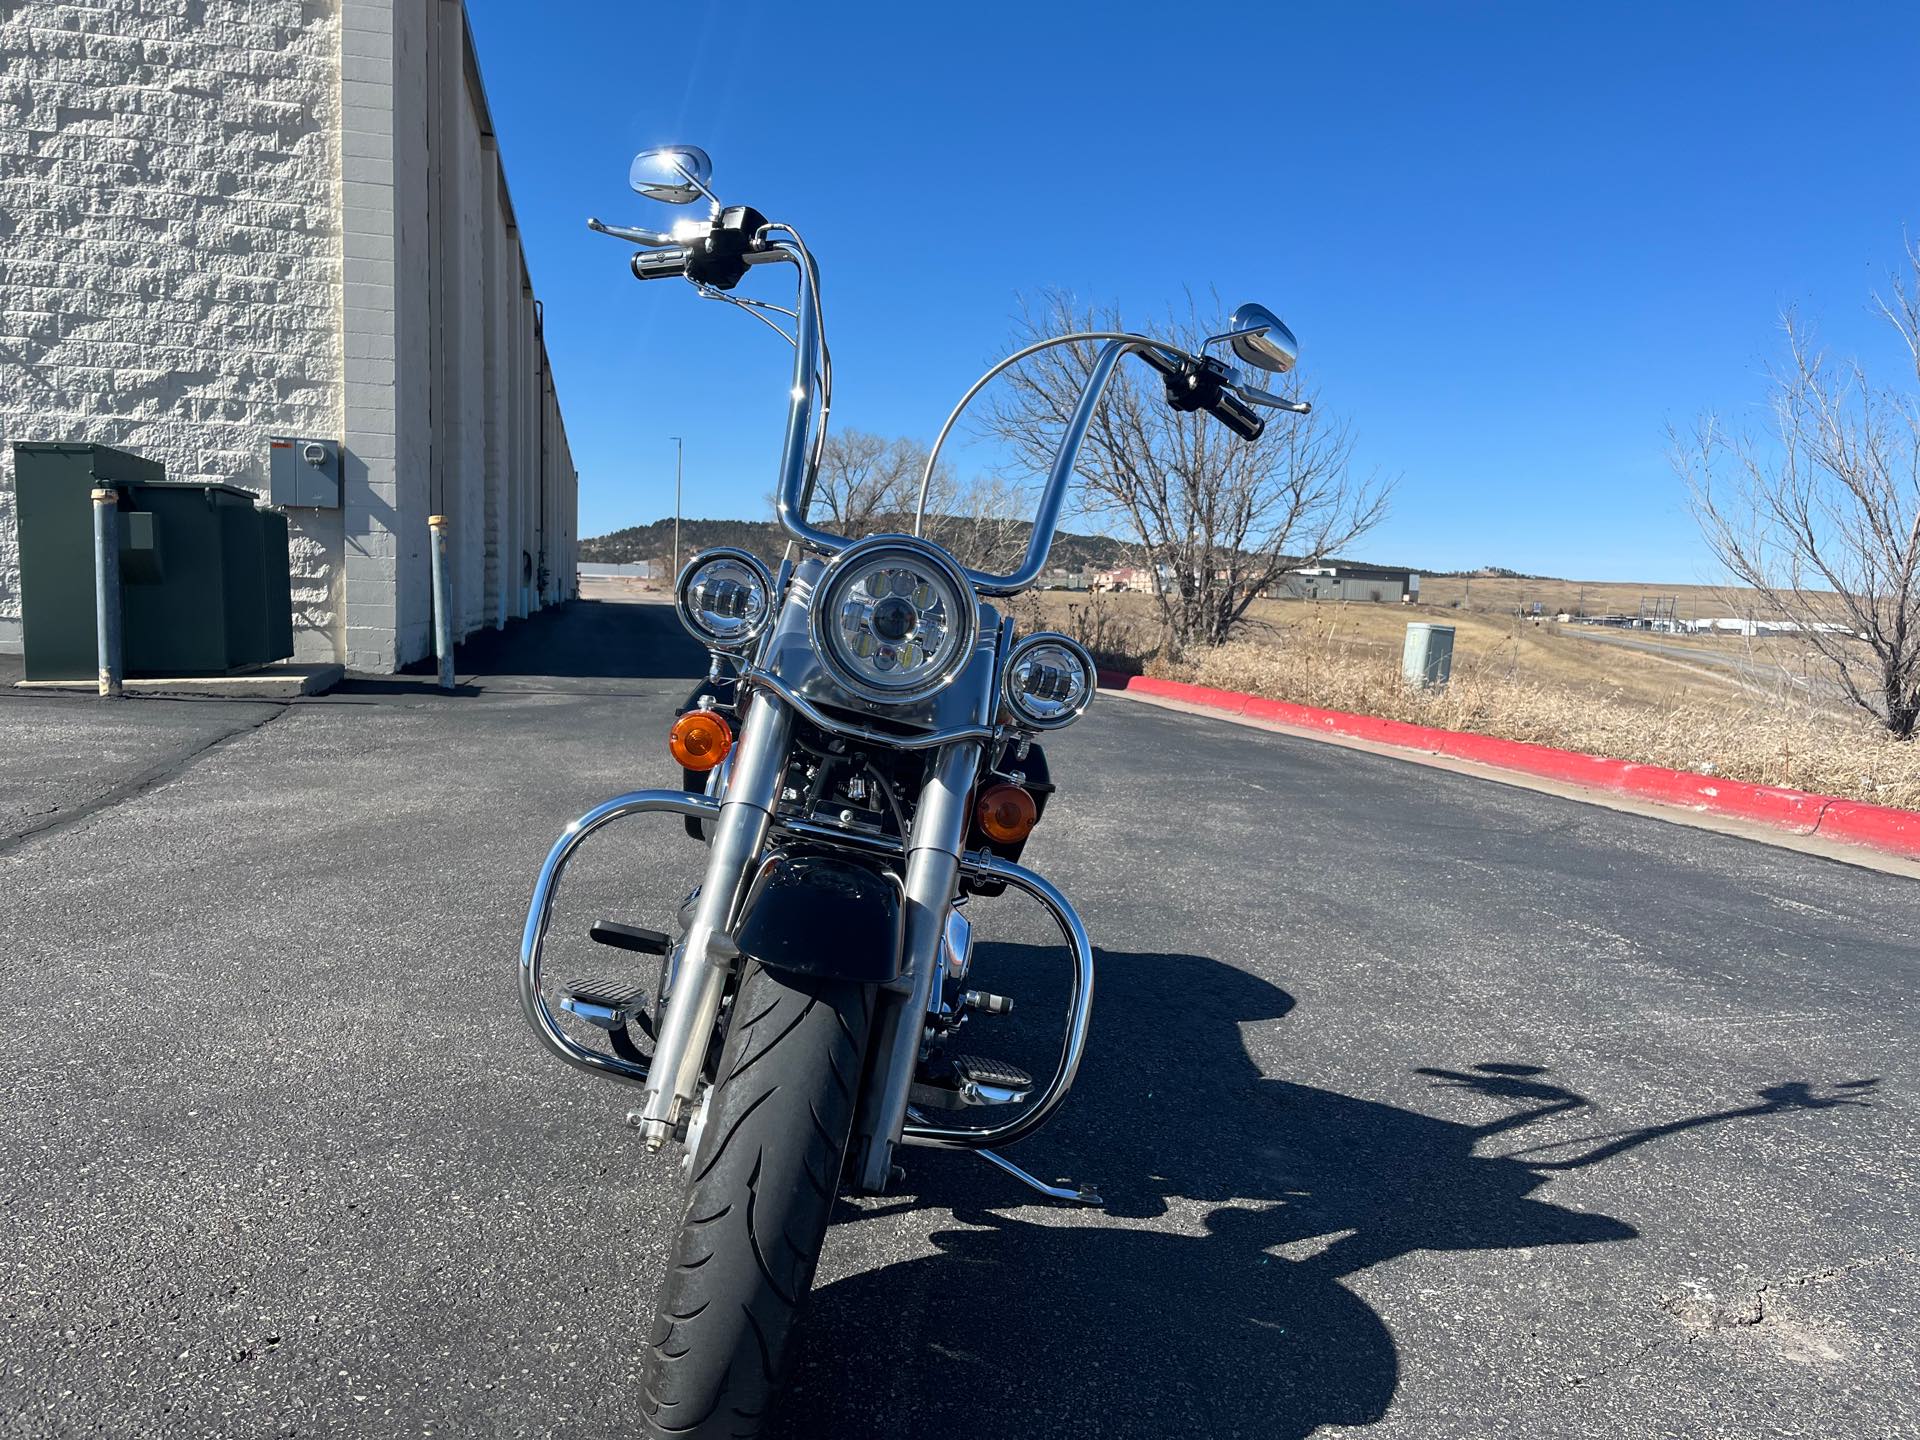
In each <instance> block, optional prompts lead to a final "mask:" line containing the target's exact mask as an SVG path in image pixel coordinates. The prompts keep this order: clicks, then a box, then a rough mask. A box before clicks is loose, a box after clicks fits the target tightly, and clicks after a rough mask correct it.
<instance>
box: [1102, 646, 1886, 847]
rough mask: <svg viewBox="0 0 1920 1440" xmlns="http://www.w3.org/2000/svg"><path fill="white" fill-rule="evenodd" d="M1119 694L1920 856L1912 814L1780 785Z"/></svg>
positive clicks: (1244, 702)
mask: <svg viewBox="0 0 1920 1440" xmlns="http://www.w3.org/2000/svg"><path fill="white" fill-rule="evenodd" d="M1116 678H1118V677H1116ZM1118 688H1121V689H1126V690H1131V691H1135V692H1137V693H1139V694H1142V695H1158V696H1160V697H1161V698H1163V699H1167V700H1180V701H1183V702H1185V703H1186V704H1189V705H1203V706H1205V707H1206V708H1207V709H1209V710H1219V711H1221V712H1223V713H1225V714H1228V715H1243V716H1246V717H1247V718H1249V719H1253V720H1269V721H1272V722H1274V723H1276V724H1280V725H1291V726H1294V727H1296V728H1298V729H1302V730H1317V731H1320V732H1322V733H1325V734H1329V735H1344V736H1346V737H1347V738H1348V739H1352V740H1371V741H1373V742H1375V743H1377V744H1381V745H1395V746H1398V747H1400V748H1401V749H1405V750H1425V751H1427V752H1429V753H1431V754H1435V755H1446V756H1450V757H1451V758H1453V759H1455V760H1472V761H1474V762H1476V763H1478V764H1481V765H1492V766H1496V767H1498V768H1499V769H1502V770H1518V771H1520V772H1521V773H1523V774H1527V775H1539V776H1542V777H1544V778H1546V779H1549V780H1563V781H1566V782H1568V783H1570V784H1574V785H1584V786H1587V787H1589V788H1590V789H1594V790H1611V791H1613V792H1615V793H1616V794H1621V795H1634V796H1638V797H1639V798H1641V799H1643V800H1654V801H1657V802H1659V803H1660V804H1662V805H1675V806H1679V807H1681V808H1683V809H1687V810H1705V811H1711V812H1712V813H1714V814H1716V815H1731V816H1735V817H1737V818H1739V819H1742V820H1755V821H1758V822H1759V823H1760V824H1763V825H1772V826H1776V827H1777V828H1779V829H1782V830H1791V831H1793V832H1794V833H1796V834H1799V835H1811V834H1814V833H1815V832H1818V833H1819V834H1820V835H1821V836H1822V837H1823V838H1825V839H1830V840H1840V841H1845V842H1847V843H1849V844H1853V845H1870V846H1872V847H1873V848H1874V849H1876V850H1889V851H1892V852H1893V853H1894V854H1897V855H1912V856H1920V812H1916V811H1912V810H1896V809H1894V808H1893V807H1891V806H1888V805H1869V804H1866V803H1865V802H1863V801H1859V800H1841V799H1839V798H1837V797H1835V796H1832V795H1810V794H1808V793H1807V792H1806V791H1804V790H1789V789H1787V788H1785V787H1784V786H1780V785H1750V784H1748V783H1747V782H1745V781H1743V780H1722V779H1719V778H1717V777H1715V776H1712V775H1696V774H1693V773H1692V772H1690V771H1686V770H1669V769H1667V768H1666V767H1664V766H1661V765H1641V764H1638V763H1636V762H1634V761H1631V760H1609V759H1607V758H1606V757H1604V756H1601V755H1583V754H1581V753H1580V752H1578V751H1576V750H1556V749H1554V748H1553V747H1552V746H1551V745H1534V744H1530V743H1528V742H1526V741H1523V740H1502V739H1499V738H1498V737H1496V736H1492V735H1470V734H1468V733H1466V732H1465V731H1462V730H1439V729H1435V728H1433V727H1432V726H1428V725H1409V724H1407V723H1405V722H1404V721H1400V720H1383V719H1381V718H1380V717H1379V716H1377V715H1350V714H1348V713H1347V712H1346V711H1344V710H1316V709H1314V708H1313V707H1312V706H1310V705H1294V704H1291V703H1290V702H1288V701H1285V700H1263V699H1261V698H1260V697H1259V696H1257V695H1243V694H1241V693H1239V692H1238V691H1234V690H1215V689H1213V688H1211V687H1210V686H1206V685H1189V684H1186V683H1185V682H1183V681H1179V680H1157V679H1155V678H1153V677H1152V676H1150V675H1135V676H1132V677H1130V678H1128V679H1126V680H1125V681H1124V683H1123V684H1122V685H1121V686H1119V687H1118Z"/></svg>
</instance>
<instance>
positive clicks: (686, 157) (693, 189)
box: [627, 145, 713, 205]
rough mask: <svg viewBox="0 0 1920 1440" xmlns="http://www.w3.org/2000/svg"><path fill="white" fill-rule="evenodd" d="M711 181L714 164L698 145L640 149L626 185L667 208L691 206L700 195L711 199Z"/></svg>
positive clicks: (629, 171) (634, 159) (634, 158)
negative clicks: (663, 202) (667, 206)
mask: <svg viewBox="0 0 1920 1440" xmlns="http://www.w3.org/2000/svg"><path fill="white" fill-rule="evenodd" d="M712 178H713V161H712V160H710V159H708V158H707V152H706V151H704V150H702V149H701V148H700V147H699V146H697V145H662V146H659V147H658V148H656V149H653V150H642V151H641V152H640V153H639V154H638V155H636V156H634V157H633V166H632V168H631V169H629V170H628V171H627V184H629V185H631V186H632V187H633V188H634V189H635V190H637V191H639V192H640V193H641V194H642V195H644V196H646V197H647V198H648V199H649V200H664V201H666V203H667V204H669V205H691V204H693V202H694V201H696V200H698V199H699V198H700V197H701V196H702V195H709V196H710V195H711V192H710V191H709V190H708V189H707V182H708V181H709V180H711V179H712Z"/></svg>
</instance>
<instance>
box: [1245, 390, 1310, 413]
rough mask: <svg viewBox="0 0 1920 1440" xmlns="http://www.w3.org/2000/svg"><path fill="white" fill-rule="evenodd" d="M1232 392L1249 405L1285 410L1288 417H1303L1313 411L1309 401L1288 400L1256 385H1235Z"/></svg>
mask: <svg viewBox="0 0 1920 1440" xmlns="http://www.w3.org/2000/svg"><path fill="white" fill-rule="evenodd" d="M1233 388H1234V392H1235V393H1236V394H1238V395H1239V397H1240V398H1241V399H1242V400H1244V401H1246V402H1247V403H1248V404H1249V405H1264V406H1265V407H1266V408H1267V409H1269V410H1285V411H1286V412H1287V413H1288V414H1290V415H1305V414H1307V413H1309V412H1310V411H1311V410H1312V409H1313V402H1312V401H1309V400H1289V399H1287V398H1286V396H1284V395H1275V394H1274V393H1273V392H1272V391H1270V390H1262V389H1261V388H1260V387H1259V386H1257V385H1236V386H1234V387H1233Z"/></svg>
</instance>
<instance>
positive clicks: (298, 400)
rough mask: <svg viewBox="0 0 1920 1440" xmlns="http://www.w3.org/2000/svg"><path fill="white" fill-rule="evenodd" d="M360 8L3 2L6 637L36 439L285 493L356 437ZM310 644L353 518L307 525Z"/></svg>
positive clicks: (300, 624) (333, 612) (274, 0)
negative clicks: (293, 479) (310, 459)
mask: <svg viewBox="0 0 1920 1440" xmlns="http://www.w3.org/2000/svg"><path fill="white" fill-rule="evenodd" d="M339 49H340V45H339V24H338V11H337V6H333V5H329V4H327V3H324V0H320V3H316V0H205V3H204V4H203V3H190V0H113V3H111V4H107V5H101V4H97V3H96V4H86V5H83V4H52V3H42V0H33V3H27V4H21V3H18V0H0V441H4V442H5V443H4V445H0V644H4V643H6V642H7V640H8V639H9V638H10V637H9V632H10V631H11V632H13V638H15V639H16V640H17V627H18V620H19V614H20V597H19V594H18V580H17V575H18V569H17V550H16V546H17V539H16V534H15V528H14V523H13V483H12V469H13V453H12V442H13V441H16V440H90V441H100V442H104V443H107V444H112V445H119V446H123V447H125V448H127V449H130V450H134V451H137V452H139V453H140V454H143V455H146V456H149V457H151V458H153V459H156V460H160V461H162V462H164V463H165V465H166V467H167V478H168V479H170V480H219V481H226V482H230V483H235V484H240V485H246V486H249V487H251V488H253V489H256V490H260V491H264V490H265V488H266V464H267V436H268V435H269V434H271V433H293V434H297V435H318V436H337V435H339V434H340V433H341V430H342V423H343V417H342V407H341V395H342V386H341V379H342V354H341V341H340V329H339V313H340V304H341V257H340V225H339V198H338V182H339V168H340V145H339V133H338V132H339V120H338V117H339V108H340V72H339ZM290 520H291V530H292V541H293V563H294V596H295V629H296V641H295V643H296V646H297V647H298V653H299V654H300V656H301V657H302V658H326V659H331V658H333V655H334V651H335V643H336V640H335V636H334V634H333V630H334V626H335V623H336V620H337V618H338V617H339V613H340V588H341V579H342V536H341V516H340V512H338V511H307V510H303V511H294V512H291V516H290Z"/></svg>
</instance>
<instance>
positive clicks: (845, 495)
mask: <svg viewBox="0 0 1920 1440" xmlns="http://www.w3.org/2000/svg"><path fill="white" fill-rule="evenodd" d="M926 459H927V452H926V449H925V448H924V447H923V446H920V445H917V444H915V443H914V442H913V441H911V440H907V439H897V440H889V439H887V438H886V437H884V436H881V435H874V434H871V433H869V432H868V431H865V430H833V431H829V432H828V434H827V442H826V446H825V448H824V449H823V450H822V451H821V454H820V469H819V472H818V473H817V474H816V476H815V477H814V482H813V504H814V509H815V512H816V515H818V513H819V512H821V511H824V512H825V513H824V516H823V517H821V518H824V520H825V522H826V525H827V528H828V529H831V530H833V531H834V532H835V533H837V534H840V535H849V536H852V537H853V538H854V539H856V540H858V539H859V538H860V537H861V536H863V535H871V534H873V533H874V532H875V531H876V530H879V529H881V528H883V527H884V526H886V525H891V524H893V523H895V522H896V521H897V518H898V516H899V515H900V513H901V511H902V510H903V509H904V510H905V511H906V513H907V514H908V515H911V514H912V513H913V500H914V496H915V495H917V494H918V493H919V489H920V471H921V468H922V467H923V466H924V465H925V464H926Z"/></svg>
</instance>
